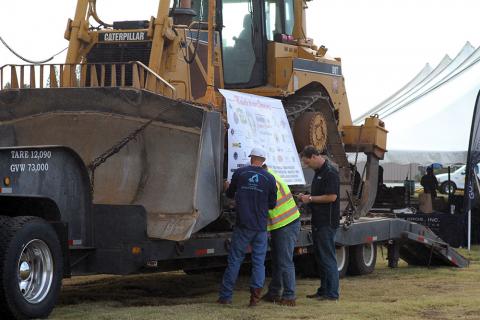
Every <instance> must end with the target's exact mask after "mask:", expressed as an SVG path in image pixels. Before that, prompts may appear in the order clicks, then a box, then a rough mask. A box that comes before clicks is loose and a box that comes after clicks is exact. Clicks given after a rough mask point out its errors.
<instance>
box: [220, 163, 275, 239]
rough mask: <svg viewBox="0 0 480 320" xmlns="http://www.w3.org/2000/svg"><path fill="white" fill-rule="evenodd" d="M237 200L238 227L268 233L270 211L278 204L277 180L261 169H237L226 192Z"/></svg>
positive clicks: (249, 167)
mask: <svg viewBox="0 0 480 320" xmlns="http://www.w3.org/2000/svg"><path fill="white" fill-rule="evenodd" d="M226 194H227V197H229V198H235V204H236V213H237V217H236V223H235V224H236V226H238V227H241V228H245V229H249V230H254V231H267V220H268V209H273V208H275V205H276V204H277V185H276V182H275V178H274V177H273V176H272V175H271V174H270V173H268V172H267V171H266V170H264V169H263V168H261V167H255V166H246V167H242V168H239V169H237V170H236V171H235V172H234V173H233V176H232V181H231V183H230V186H229V188H228V189H227V191H226Z"/></svg>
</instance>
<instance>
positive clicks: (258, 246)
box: [219, 227, 267, 301]
mask: <svg viewBox="0 0 480 320" xmlns="http://www.w3.org/2000/svg"><path fill="white" fill-rule="evenodd" d="M249 245H250V246H251V247H252V254H251V258H252V276H251V277H250V288H255V289H257V288H263V285H264V283H265V255H266V254H267V231H253V230H248V229H242V228H238V227H235V229H234V230H233V234H232V243H231V247H230V252H229V253H228V266H227V268H226V269H225V273H224V274H223V280H222V285H221V287H220V293H219V297H220V299H222V300H225V301H231V300H232V296H233V288H234V287H235V282H236V281H237V277H238V272H239V271H240V266H241V265H242V262H243V259H244V258H245V253H246V252H247V249H248V246H249Z"/></svg>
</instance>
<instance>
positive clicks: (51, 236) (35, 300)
mask: <svg viewBox="0 0 480 320" xmlns="http://www.w3.org/2000/svg"><path fill="white" fill-rule="evenodd" d="M62 275H63V262H62V251H61V247H60V243H59V240H58V237H57V234H56V233H55V231H54V230H53V228H52V227H51V226H50V225H49V224H48V223H47V222H45V221H44V220H43V219H40V218H37V217H15V218H10V217H6V216H0V308H1V310H2V312H6V315H7V318H16V319H28V318H45V317H47V316H48V315H49V314H50V313H51V312H52V310H53V308H54V306H55V303H56V302H57V298H58V294H59V292H60V287H61V285H62Z"/></svg>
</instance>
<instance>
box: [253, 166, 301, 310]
mask: <svg viewBox="0 0 480 320" xmlns="http://www.w3.org/2000/svg"><path fill="white" fill-rule="evenodd" d="M264 168H265V169H267V170H268V172H269V173H270V174H272V175H273V176H274V177H275V180H276V182H277V205H276V207H275V208H274V209H271V210H269V211H268V224H267V230H268V231H270V235H271V251H270V254H271V257H272V280H271V282H270V284H269V286H268V292H267V294H265V295H264V296H263V297H262V299H263V300H264V301H269V302H273V303H278V304H280V305H285V306H295V264H294V263H293V250H294V249H295V242H296V241H297V238H298V235H299V233H300V212H299V211H298V208H297V205H296V203H295V200H294V199H293V196H292V193H291V192H290V188H289V187H288V185H287V184H286V183H285V182H284V181H283V180H282V178H280V176H279V175H278V174H276V173H275V172H273V170H271V169H269V168H267V166H266V165H264Z"/></svg>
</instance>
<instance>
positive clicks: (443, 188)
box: [440, 181, 457, 194]
mask: <svg viewBox="0 0 480 320" xmlns="http://www.w3.org/2000/svg"><path fill="white" fill-rule="evenodd" d="M448 189H450V193H451V194H454V193H455V191H456V190H457V185H456V184H455V182H452V181H445V182H444V183H442V184H441V185H440V192H441V193H443V194H448Z"/></svg>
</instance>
